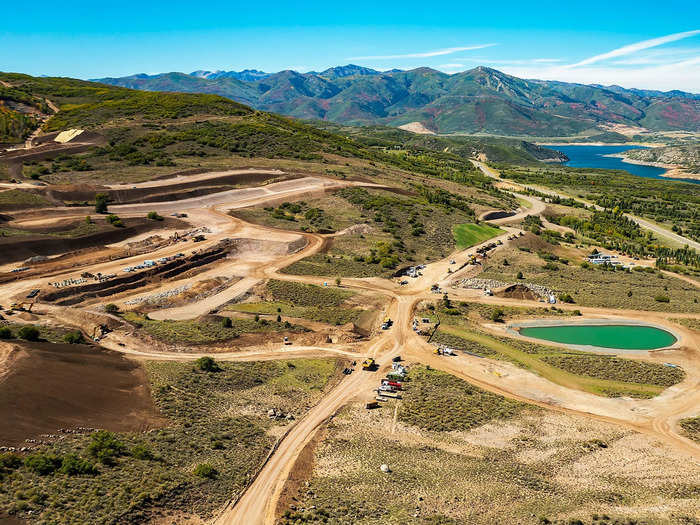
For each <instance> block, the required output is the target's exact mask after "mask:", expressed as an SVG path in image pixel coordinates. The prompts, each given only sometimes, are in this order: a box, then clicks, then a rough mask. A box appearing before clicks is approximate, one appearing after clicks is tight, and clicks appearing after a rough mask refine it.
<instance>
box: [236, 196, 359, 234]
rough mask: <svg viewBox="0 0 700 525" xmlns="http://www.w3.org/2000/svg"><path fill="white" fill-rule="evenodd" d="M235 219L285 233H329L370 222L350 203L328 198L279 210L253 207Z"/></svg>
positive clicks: (278, 208)
mask: <svg viewBox="0 0 700 525" xmlns="http://www.w3.org/2000/svg"><path fill="white" fill-rule="evenodd" d="M234 214H235V216H236V217H240V218H242V219H244V220H246V221H249V222H253V223H256V224H262V225H264V226H273V227H275V228H282V229H285V230H301V231H313V232H321V233H324V232H325V233H329V232H335V231H339V230H342V229H344V228H347V227H349V226H353V225H355V224H360V223H363V222H366V221H367V218H366V217H363V216H362V214H361V212H360V210H358V209H357V208H356V207H355V206H353V205H352V204H350V203H349V202H348V201H347V199H344V198H342V197H339V196H338V195H335V194H329V195H326V196H324V197H323V198H319V199H309V200H303V201H295V202H283V203H282V204H280V205H278V206H276V207H271V206H268V207H264V208H263V207H252V208H244V209H241V210H236V211H235V213H234Z"/></svg>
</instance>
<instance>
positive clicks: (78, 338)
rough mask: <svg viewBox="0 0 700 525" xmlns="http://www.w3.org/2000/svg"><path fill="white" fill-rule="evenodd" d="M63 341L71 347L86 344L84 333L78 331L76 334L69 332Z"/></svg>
mask: <svg viewBox="0 0 700 525" xmlns="http://www.w3.org/2000/svg"><path fill="white" fill-rule="evenodd" d="M63 340H64V341H65V342H66V343H68V344H71V345H75V344H80V343H84V342H85V339H84V338H83V334H82V332H80V331H79V330H76V331H75V332H68V333H67V334H66V335H64V336H63Z"/></svg>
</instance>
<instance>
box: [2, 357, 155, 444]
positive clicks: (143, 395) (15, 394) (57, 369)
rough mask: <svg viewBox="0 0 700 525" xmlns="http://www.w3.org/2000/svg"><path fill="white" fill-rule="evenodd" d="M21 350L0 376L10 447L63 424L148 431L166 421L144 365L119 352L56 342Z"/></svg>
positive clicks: (5, 440)
mask: <svg viewBox="0 0 700 525" xmlns="http://www.w3.org/2000/svg"><path fill="white" fill-rule="evenodd" d="M15 352H16V354H15V358H14V360H13V363H12V369H11V371H10V372H9V373H7V374H6V375H5V376H4V378H3V379H0V420H2V425H0V444H2V445H4V446H16V445H18V444H20V443H21V442H22V441H24V440H25V439H28V438H37V437H38V436H39V435H41V434H44V433H55V432H56V431H57V430H58V429H60V428H75V427H91V428H105V429H109V430H114V431H143V430H146V429H148V428H152V427H154V426H158V425H159V424H160V423H162V421H161V420H160V418H159V417H158V416H157V414H156V412H155V408H154V406H153V401H152V399H151V394H150V391H149V388H148V380H147V378H146V373H145V372H144V370H143V368H141V366H140V365H139V364H138V363H136V362H134V361H131V360H129V359H126V358H125V357H124V356H122V355H121V354H118V353H117V352H112V351H109V350H105V349H101V348H96V347H92V346H87V345H64V344H51V343H22V344H21V345H19V344H18V345H16V350H15ZM37 385H41V387H40V388H37Z"/></svg>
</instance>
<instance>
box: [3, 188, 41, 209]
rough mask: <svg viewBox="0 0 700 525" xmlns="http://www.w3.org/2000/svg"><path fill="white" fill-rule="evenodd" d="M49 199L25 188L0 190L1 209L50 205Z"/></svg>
mask: <svg viewBox="0 0 700 525" xmlns="http://www.w3.org/2000/svg"><path fill="white" fill-rule="evenodd" d="M50 205H51V201H49V200H48V199H45V198H44V197H42V196H41V195H38V194H36V193H33V192H31V191H27V190H7V191H2V192H0V207H1V208H3V209H20V208H41V207H44V206H50Z"/></svg>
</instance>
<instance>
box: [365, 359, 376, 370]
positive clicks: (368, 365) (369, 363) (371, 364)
mask: <svg viewBox="0 0 700 525" xmlns="http://www.w3.org/2000/svg"><path fill="white" fill-rule="evenodd" d="M375 366H376V365H375V361H374V359H372V358H371V357H368V358H367V359H365V360H364V361H362V370H374V367H375Z"/></svg>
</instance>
